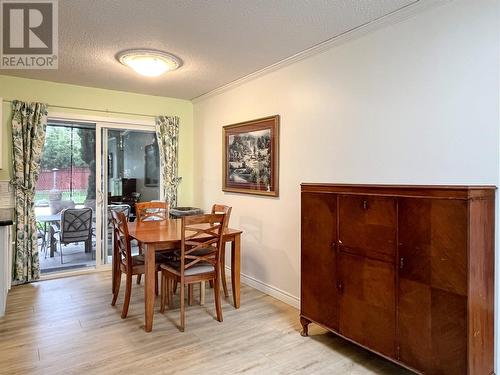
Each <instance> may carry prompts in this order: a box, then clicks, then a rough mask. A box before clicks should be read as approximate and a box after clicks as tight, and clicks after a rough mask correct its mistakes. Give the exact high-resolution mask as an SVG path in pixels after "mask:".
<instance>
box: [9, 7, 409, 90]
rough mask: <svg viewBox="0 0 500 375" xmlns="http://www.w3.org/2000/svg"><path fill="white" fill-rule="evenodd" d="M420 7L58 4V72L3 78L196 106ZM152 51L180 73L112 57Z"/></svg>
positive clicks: (18, 73)
mask: <svg viewBox="0 0 500 375" xmlns="http://www.w3.org/2000/svg"><path fill="white" fill-rule="evenodd" d="M416 2H418V0H207V1H204V0H175V1H174V0H168V1H167V0H142V1H138V0H59V69H58V70H36V71H34V70H16V71H13V70H0V74H7V75H16V76H22V77H29V78H36V79H42V80H48V81H55V82H65V83H72V84H77V85H83V86H91V87H101V88H107V89H113V90H122V91H131V92H137V93H144V94H151V95H160V96H170V97H176V98H182V99H192V98H195V97H197V96H200V95H202V94H204V93H206V92H209V91H211V90H214V89H216V88H218V87H220V86H223V85H225V84H227V83H229V82H232V81H234V80H236V79H239V78H242V77H244V76H246V75H248V74H251V73H253V72H255V71H258V70H260V69H263V68H265V67H267V66H269V65H272V64H274V63H277V62H278V61H280V60H283V59H285V58H287V57H289V56H292V55H294V54H296V53H299V52H301V51H303V50H305V49H308V48H310V47H312V46H314V45H316V44H318V43H321V42H323V41H325V40H328V39H331V38H334V37H335V36H338V35H340V34H342V33H344V32H346V31H349V30H351V29H353V28H356V27H358V26H361V25H363V24H366V23H368V22H370V21H373V20H376V19H378V18H380V17H383V16H385V15H387V14H389V13H392V12H394V11H396V10H398V9H401V8H403V7H406V6H408V5H410V4H413V3H416ZM130 48H154V49H159V50H164V51H167V52H170V53H173V54H175V55H177V56H179V57H180V58H181V59H182V60H183V61H184V65H183V66H182V68H181V69H179V70H177V71H174V72H171V73H169V74H166V75H164V76H162V77H159V78H146V77H141V76H138V75H136V74H135V73H134V72H133V71H131V70H130V69H128V68H126V67H124V66H122V65H121V64H120V63H118V62H117V61H116V59H115V55H116V54H117V53H118V52H119V51H122V50H125V49H130Z"/></svg>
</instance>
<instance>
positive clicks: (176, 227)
mask: <svg viewBox="0 0 500 375" xmlns="http://www.w3.org/2000/svg"><path fill="white" fill-rule="evenodd" d="M181 229H182V225H181V220H180V219H169V220H164V221H149V222H131V223H128V231H129V235H130V237H131V238H132V239H135V240H137V241H138V242H140V243H141V244H142V247H143V254H144V268H145V271H144V330H145V331H146V332H151V330H152V329H153V315H154V304H155V280H156V265H155V259H156V256H155V253H156V252H157V251H165V250H168V249H172V250H173V249H179V248H180V246H181V234H182V233H181ZM241 233H242V231H241V230H238V229H231V228H227V229H226V230H225V231H224V236H223V240H224V241H225V242H230V243H231V287H232V294H233V303H234V307H235V308H237V309H238V308H239V307H240V261H241ZM113 267H116V264H115V262H114V260H113ZM222 272H225V270H222Z"/></svg>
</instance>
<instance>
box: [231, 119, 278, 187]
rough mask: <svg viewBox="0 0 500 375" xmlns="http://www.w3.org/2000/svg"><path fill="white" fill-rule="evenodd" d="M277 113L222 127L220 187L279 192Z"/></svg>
mask: <svg viewBox="0 0 500 375" xmlns="http://www.w3.org/2000/svg"><path fill="white" fill-rule="evenodd" d="M279 120H280V118H279V116H278V115H276V116H271V117H266V118H261V119H258V120H252V121H246V122H241V123H238V124H233V125H227V126H224V127H223V140H222V145H223V149H222V173H223V175H222V190H223V191H227V192H234V193H247V194H258V195H267V196H272V197H277V196H278V176H279V174H278V167H279V161H278V155H279V153H278V147H279V122H280V121H279Z"/></svg>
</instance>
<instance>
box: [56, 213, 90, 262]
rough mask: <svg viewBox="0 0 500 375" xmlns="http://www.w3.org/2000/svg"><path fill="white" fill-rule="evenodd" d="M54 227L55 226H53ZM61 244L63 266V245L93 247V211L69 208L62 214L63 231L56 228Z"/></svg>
mask: <svg viewBox="0 0 500 375" xmlns="http://www.w3.org/2000/svg"><path fill="white" fill-rule="evenodd" d="M53 227H54V226H53ZM54 231H55V236H56V238H57V240H58V243H59V252H60V253H61V264H63V251H62V245H67V244H70V243H77V242H85V246H86V248H89V249H90V247H91V246H92V209H90V208H67V209H65V210H63V211H62V212H61V229H59V228H57V227H55V228H54Z"/></svg>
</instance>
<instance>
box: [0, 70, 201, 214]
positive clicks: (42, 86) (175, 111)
mask: <svg viewBox="0 0 500 375" xmlns="http://www.w3.org/2000/svg"><path fill="white" fill-rule="evenodd" d="M0 98H3V100H4V101H5V100H13V99H18V100H23V101H37V102H44V103H48V104H49V117H50V113H51V112H52V113H55V112H57V113H68V114H71V113H77V114H84V115H87V116H92V115H95V116H98V117H112V118H127V119H134V118H136V119H141V120H144V117H142V116H132V115H127V116H125V115H120V114H116V113H113V112H127V113H140V114H150V115H151V116H155V115H161V114H164V115H176V116H179V118H180V131H179V133H180V134H179V176H182V183H181V185H180V187H179V204H180V205H192V204H193V106H192V104H191V102H190V101H188V100H181V99H174V98H167V97H160V96H150V95H141V94H134V93H129V92H122V91H113V90H104V89H97V88H91V87H83V86H75V85H67V84H62V83H54V82H47V81H39V80H33V79H25V78H17V77H10V76H3V75H0ZM57 106H64V107H78V108H85V110H69V109H63V108H58V107H57ZM2 109H3V111H2V112H3V116H2V117H3V118H2V142H1V146H2V152H1V157H2V162H3V163H2V164H3V169H2V170H0V180H10V178H11V176H12V147H11V124H10V118H11V103H5V102H3V103H2ZM93 110H94V111H93ZM95 110H106V111H109V114H106V113H103V112H95Z"/></svg>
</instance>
